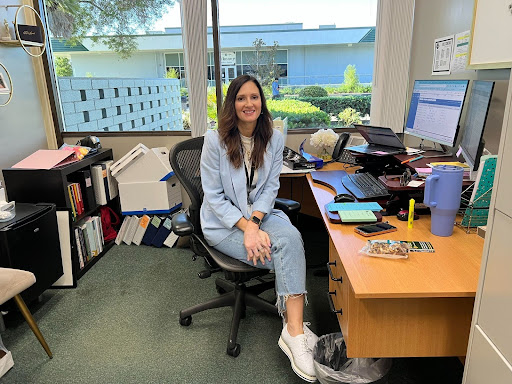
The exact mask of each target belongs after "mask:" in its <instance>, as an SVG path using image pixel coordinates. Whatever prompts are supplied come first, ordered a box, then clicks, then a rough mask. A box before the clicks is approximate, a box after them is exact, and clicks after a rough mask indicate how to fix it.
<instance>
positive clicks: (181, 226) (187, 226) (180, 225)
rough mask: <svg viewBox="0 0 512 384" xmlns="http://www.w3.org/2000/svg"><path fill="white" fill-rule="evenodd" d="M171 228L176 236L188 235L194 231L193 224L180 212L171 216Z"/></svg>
mask: <svg viewBox="0 0 512 384" xmlns="http://www.w3.org/2000/svg"><path fill="white" fill-rule="evenodd" d="M172 230H173V232H174V233H175V234H177V235H178V236H188V235H191V234H192V233H193V232H194V225H193V224H192V222H191V221H190V218H189V217H188V215H187V214H186V213H185V212H181V213H177V214H176V215H174V216H173V217H172Z"/></svg>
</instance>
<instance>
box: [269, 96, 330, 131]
mask: <svg viewBox="0 0 512 384" xmlns="http://www.w3.org/2000/svg"><path fill="white" fill-rule="evenodd" d="M267 107H268V109H269V111H270V113H271V114H272V116H273V117H280V118H281V119H285V118H286V117H287V118H288V128H289V129H294V128H311V127H315V128H320V127H327V126H329V125H330V123H331V119H330V118H329V115H328V114H327V113H325V112H324V111H321V110H320V109H319V108H318V107H315V106H313V105H311V104H310V103H306V102H303V101H298V100H267Z"/></svg>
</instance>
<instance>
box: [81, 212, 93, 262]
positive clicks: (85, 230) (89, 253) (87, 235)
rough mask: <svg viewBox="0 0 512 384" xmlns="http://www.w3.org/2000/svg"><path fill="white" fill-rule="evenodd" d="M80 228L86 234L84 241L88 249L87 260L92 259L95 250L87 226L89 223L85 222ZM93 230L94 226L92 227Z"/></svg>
mask: <svg viewBox="0 0 512 384" xmlns="http://www.w3.org/2000/svg"><path fill="white" fill-rule="evenodd" d="M80 228H81V229H82V233H83V234H84V243H85V249H86V251H87V261H89V260H91V259H92V258H93V252H92V248H91V243H90V237H89V233H88V226H87V223H85V222H84V223H83V224H82V225H81V226H80ZM91 230H92V228H91Z"/></svg>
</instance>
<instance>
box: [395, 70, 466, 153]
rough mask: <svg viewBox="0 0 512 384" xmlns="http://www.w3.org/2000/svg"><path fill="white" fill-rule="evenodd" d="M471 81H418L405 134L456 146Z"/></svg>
mask: <svg viewBox="0 0 512 384" xmlns="http://www.w3.org/2000/svg"><path fill="white" fill-rule="evenodd" d="M468 83H469V80H416V81H415V82H414V88H413V91H412V97H411V104H410V106H409V114H408V116H407V121H406V123H405V133H407V134H409V135H413V136H416V137H419V138H421V139H426V140H430V141H433V142H434V143H439V144H441V145H444V146H449V147H453V146H455V141H456V140H457V133H458V131H459V120H460V115H461V112H462V106H463V105H464V99H465V98H466V91H467V89H468Z"/></svg>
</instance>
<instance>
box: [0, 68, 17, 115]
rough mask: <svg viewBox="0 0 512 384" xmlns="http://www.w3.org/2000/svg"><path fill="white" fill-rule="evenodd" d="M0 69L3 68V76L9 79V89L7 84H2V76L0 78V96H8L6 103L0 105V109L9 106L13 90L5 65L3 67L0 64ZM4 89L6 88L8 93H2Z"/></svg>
mask: <svg viewBox="0 0 512 384" xmlns="http://www.w3.org/2000/svg"><path fill="white" fill-rule="evenodd" d="M0 68H3V70H4V71H5V74H6V75H7V78H8V79H9V85H10V86H11V87H10V88H9V87H7V84H3V82H4V81H5V79H4V78H3V76H0V81H1V82H2V84H0V96H7V95H9V97H8V99H7V101H6V102H5V103H4V104H0V107H5V106H6V105H7V104H9V103H10V102H11V100H12V93H13V91H14V89H13V85H12V78H11V74H10V73H9V71H8V70H7V68H6V67H5V65H3V64H2V63H0ZM5 88H7V90H8V92H9V93H7V92H5V93H3V92H2V89H5Z"/></svg>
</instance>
